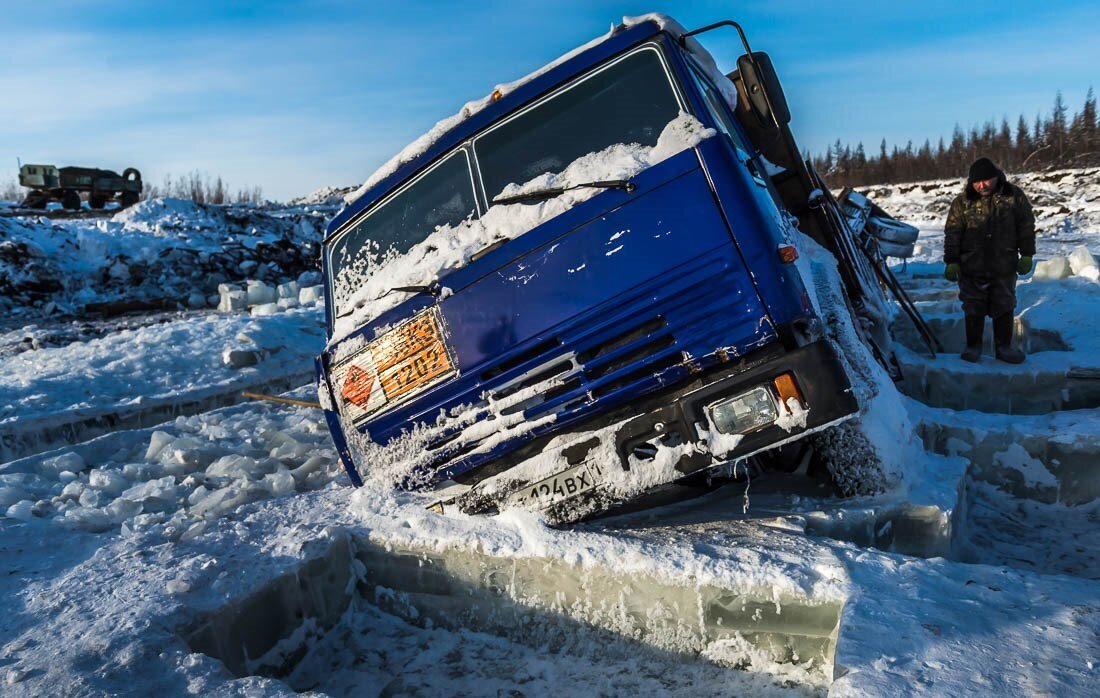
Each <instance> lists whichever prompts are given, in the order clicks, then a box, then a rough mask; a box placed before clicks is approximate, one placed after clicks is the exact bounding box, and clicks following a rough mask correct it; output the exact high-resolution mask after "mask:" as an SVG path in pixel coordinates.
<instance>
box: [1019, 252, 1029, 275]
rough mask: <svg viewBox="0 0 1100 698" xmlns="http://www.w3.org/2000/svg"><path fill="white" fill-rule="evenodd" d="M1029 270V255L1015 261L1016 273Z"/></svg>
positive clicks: (1024, 272) (1020, 273)
mask: <svg viewBox="0 0 1100 698" xmlns="http://www.w3.org/2000/svg"><path fill="white" fill-rule="evenodd" d="M1029 271H1031V257H1020V261H1019V262H1016V273H1017V274H1019V275H1020V276H1023V275H1024V274H1026V273H1028V272H1029Z"/></svg>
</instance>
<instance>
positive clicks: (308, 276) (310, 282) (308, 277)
mask: <svg viewBox="0 0 1100 698" xmlns="http://www.w3.org/2000/svg"><path fill="white" fill-rule="evenodd" d="M319 283H321V272H319V271H303V272H302V273H301V274H299V275H298V285H299V286H315V285H316V284H319Z"/></svg>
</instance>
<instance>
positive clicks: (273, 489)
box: [263, 468, 295, 497]
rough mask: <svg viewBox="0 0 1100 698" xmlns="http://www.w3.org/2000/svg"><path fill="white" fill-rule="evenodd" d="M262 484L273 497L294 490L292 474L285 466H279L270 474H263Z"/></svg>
mask: <svg viewBox="0 0 1100 698" xmlns="http://www.w3.org/2000/svg"><path fill="white" fill-rule="evenodd" d="M263 486H264V487H265V488H266V489H267V491H268V492H270V493H271V495H272V496H273V497H281V496H282V495H284V494H290V493H291V492H293V491H294V487H295V482H294V476H293V475H291V474H290V471H289V470H287V469H286V468H279V469H278V470H276V471H275V472H273V473H271V474H270V475H265V476H264V479H263Z"/></svg>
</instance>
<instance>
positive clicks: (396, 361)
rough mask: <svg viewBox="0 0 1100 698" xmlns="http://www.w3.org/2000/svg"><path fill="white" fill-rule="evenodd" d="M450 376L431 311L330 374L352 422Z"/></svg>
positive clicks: (446, 354)
mask: <svg viewBox="0 0 1100 698" xmlns="http://www.w3.org/2000/svg"><path fill="white" fill-rule="evenodd" d="M454 372H455V367H454V362H453V361H452V360H451V355H450V353H449V351H448V349H447V344H446V340H445V339H444V337H443V332H442V330H441V322H440V320H439V318H438V316H437V311H436V310H435V309H429V310H427V311H425V312H423V313H421V314H420V315H417V316H416V317H414V318H412V319H410V320H408V321H407V322H405V323H403V324H401V325H398V326H397V327H395V328H393V329H391V330H389V331H388V332H386V333H385V334H383V335H382V336H381V337H379V338H378V339H376V340H374V341H373V342H371V343H370V344H368V345H367V346H366V347H365V348H364V349H361V350H360V351H359V352H357V353H355V354H354V355H352V356H351V358H349V359H347V360H345V361H342V362H341V363H340V364H339V365H337V366H336V367H335V368H334V369H333V371H332V382H333V385H334V387H336V389H337V391H338V392H339V393H340V397H341V398H342V399H343V400H342V405H343V408H344V411H345V413H346V414H347V415H348V416H349V417H350V418H351V419H352V421H353V422H358V421H361V420H363V419H366V418H367V417H368V416H370V415H371V414H373V413H375V412H378V411H379V410H381V409H382V408H384V407H386V406H388V405H392V403H395V402H400V401H402V400H404V399H406V398H409V397H412V396H413V395H415V394H416V393H418V392H420V391H422V390H424V389H426V388H429V387H431V386H432V385H434V384H435V383H438V382H439V381H441V380H443V379H444V378H447V377H448V376H450V375H451V374H453V373H454Z"/></svg>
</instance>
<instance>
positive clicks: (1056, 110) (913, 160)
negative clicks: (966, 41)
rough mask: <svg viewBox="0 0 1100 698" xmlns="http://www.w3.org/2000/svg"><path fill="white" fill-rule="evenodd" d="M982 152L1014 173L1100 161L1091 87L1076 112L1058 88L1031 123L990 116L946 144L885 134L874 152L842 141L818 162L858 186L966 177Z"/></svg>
mask: <svg viewBox="0 0 1100 698" xmlns="http://www.w3.org/2000/svg"><path fill="white" fill-rule="evenodd" d="M982 156H985V157H988V158H991V159H992V160H993V161H994V162H995V163H997V164H998V165H999V166H1000V167H1001V169H1004V170H1006V171H1009V172H1032V171H1036V170H1047V169H1057V168H1063V167H1088V166H1092V165H1100V121H1098V120H1097V110H1096V96H1095V95H1094V94H1093V91H1092V88H1091V87H1090V88H1089V91H1088V94H1087V95H1086V96H1085V103H1084V105H1083V106H1082V107H1081V110H1080V111H1078V112H1076V113H1074V114H1073V115H1072V116H1070V114H1069V110H1068V108H1067V107H1066V103H1065V100H1063V99H1062V93H1061V92H1058V93H1057V95H1056V96H1055V97H1054V106H1053V108H1052V109H1051V111H1050V113H1049V114H1047V115H1046V116H1045V117H1042V116H1039V115H1036V116H1035V119H1034V120H1032V121H1030V122H1029V121H1028V119H1027V118H1025V117H1024V116H1023V115H1022V114H1021V115H1020V118H1019V119H1017V120H1016V124H1015V126H1014V127H1013V126H1012V125H1011V124H1009V121H1008V119H1007V118H1003V119H1001V123H1000V125H997V124H996V123H994V122H993V121H987V122H986V123H985V124H983V125H982V126H981V127H978V126H974V127H971V129H970V130H969V131H967V132H964V131H963V130H962V129H961V128H960V127H959V126H958V125H957V124H956V125H955V131H954V133H952V134H951V140H950V141H949V142H947V143H945V142H944V140H943V138H942V137H941V138H940V139H939V141H938V142H937V143H935V144H933V143H932V142H931V141H930V140H925V141H924V143H923V144H922V145H920V146H914V145H913V142H912V141H909V143H907V144H906V146H905V147H904V148H900V147H898V146H897V145H895V146H894V147H893V148H892V149H889V150H888V149H887V146H886V139H883V140H882V142H881V143H879V148H878V152H877V153H873V154H871V155H868V154H867V152H866V151H865V149H864V147H863V143H858V144H857V145H856V147H855V148H854V149H853V148H852V147H851V146H850V145H848V144H842V143H841V142H840V140H837V142H836V143H834V144H833V145H832V146H830V147H829V149H828V150H827V151H826V152H825V154H824V155H818V156H815V157H813V162H814V165H815V166H816V167H817V170H818V172H821V173H822V174H823V175H824V176H825V177H826V179H827V180H828V182H829V186H831V187H846V186H847V187H859V186H866V185H869V184H891V183H897V182H916V181H921V180H926V179H950V178H953V177H965V176H966V172H967V170H968V169H969V167H970V163H972V162H974V160H976V159H977V158H979V157H982Z"/></svg>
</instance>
